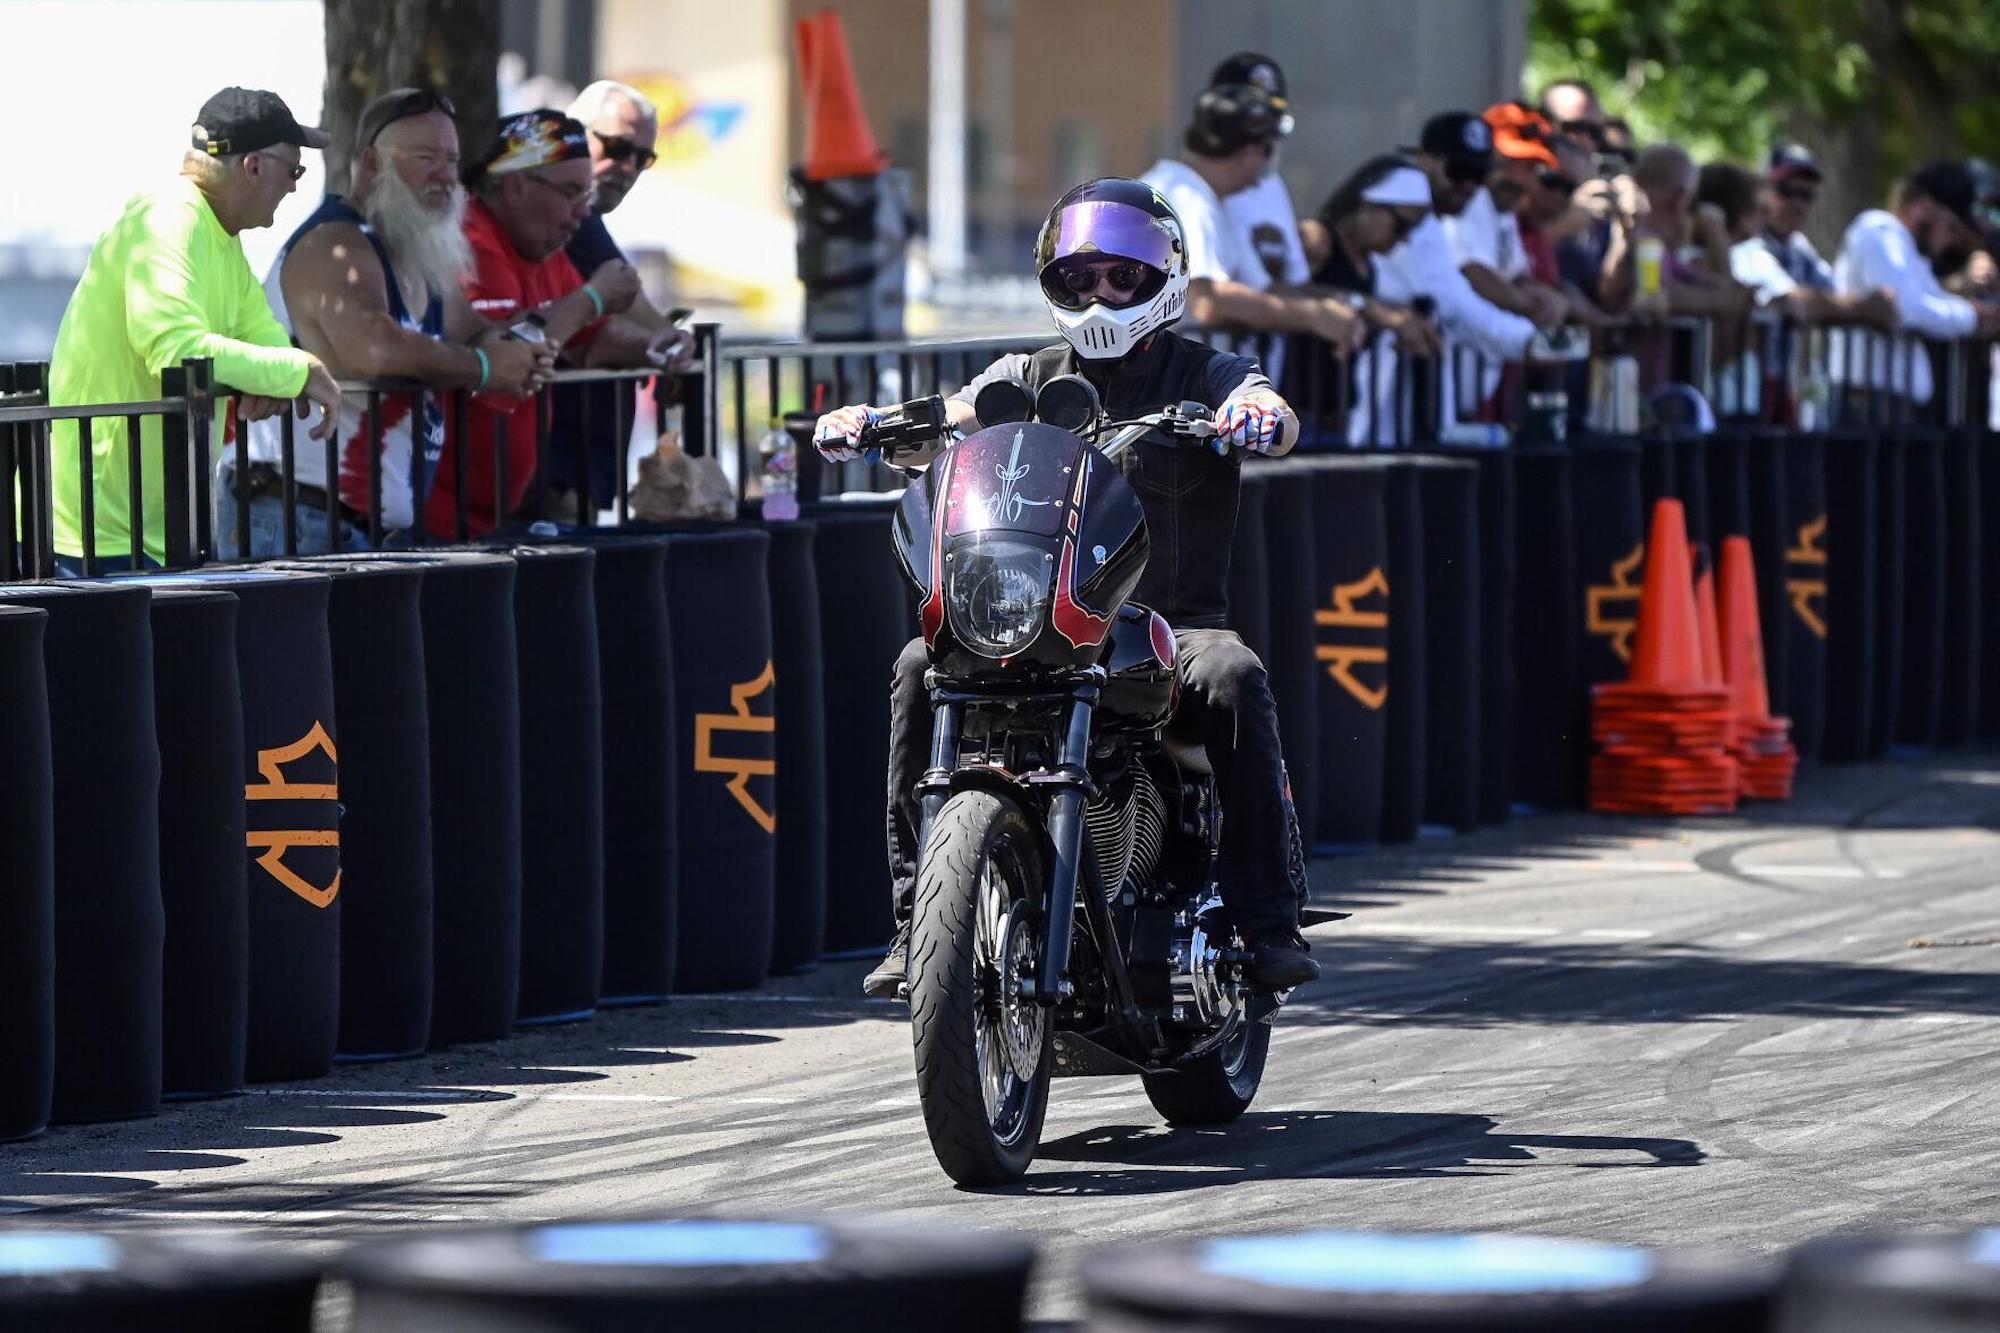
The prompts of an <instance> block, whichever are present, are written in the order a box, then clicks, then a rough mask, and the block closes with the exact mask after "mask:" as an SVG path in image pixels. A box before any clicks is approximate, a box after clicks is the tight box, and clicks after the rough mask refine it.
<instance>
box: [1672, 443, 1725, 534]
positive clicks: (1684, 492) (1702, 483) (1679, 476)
mask: <svg viewBox="0 0 2000 1333" xmlns="http://www.w3.org/2000/svg"><path fill="white" fill-rule="evenodd" d="M1713 438H1714V437H1713V436H1710V435H1679V436H1676V437H1674V495H1675V498H1677V499H1678V500H1679V501H1680V502H1681V509H1682V510H1683V511H1685V512H1686V514H1687V530H1688V543H1689V545H1690V547H1693V546H1697V545H1706V546H1707V547H1709V548H1710V549H1711V550H1714V549H1717V544H1716V538H1715V523H1714V510H1713V507H1712V506H1711V505H1710V503H1709V493H1708V454H1709V449H1710V443H1709V442H1710V441H1711V440H1712V439H1713Z"/></svg>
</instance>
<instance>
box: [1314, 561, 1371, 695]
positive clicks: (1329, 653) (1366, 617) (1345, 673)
mask: <svg viewBox="0 0 2000 1333" xmlns="http://www.w3.org/2000/svg"><path fill="white" fill-rule="evenodd" d="M1371 596H1375V597H1380V598H1381V599H1382V603H1381V605H1382V609H1381V610H1379V611H1363V610H1359V609H1357V607H1356V605H1355V604H1356V603H1357V602H1359V601H1361V599H1362V598H1364V597H1371ZM1313 624H1315V625H1317V626H1320V627H1322V628H1326V629H1379V630H1387V629H1388V628H1389V579H1388V576H1387V575H1385V574H1384V573H1383V572H1382V567H1381V566H1380V565H1377V566H1376V567H1375V568H1374V569H1371V570H1369V571H1368V574H1367V576H1366V577H1365V578H1360V579H1356V580H1355V581H1354V582H1352V583H1336V584H1334V585H1333V607H1332V609H1331V610H1326V611H1314V612H1313ZM1313 656H1315V657H1317V658H1318V659H1319V660H1320V661H1322V662H1325V663H1326V664H1327V667H1326V674H1327V675H1329V676H1331V677H1333V679H1334V680H1336V681H1338V682H1339V683H1340V687H1341V688H1342V689H1344V690H1346V691H1347V692H1348V693H1349V694H1350V695H1352V696H1353V697H1354V699H1355V701H1356V702H1357V703H1359V704H1360V705H1361V706H1362V707H1363V708H1366V709H1368V710H1369V711H1370V712H1374V711H1376V710H1378V709H1380V708H1381V707H1382V705H1383V704H1385V703H1387V702H1389V670H1388V667H1389V646H1388V644H1386V643H1384V644H1382V645H1381V646H1380V647H1377V646H1375V645H1373V644H1354V643H1347V644H1332V643H1322V644H1319V645H1317V646H1316V647H1315V648H1314V649H1313ZM1357 666H1380V667H1381V668H1382V683H1381V685H1380V686H1373V685H1369V684H1367V683H1365V682H1364V681H1362V679H1361V678H1360V677H1359V676H1357V675H1355V674H1354V668H1356V667H1357Z"/></svg>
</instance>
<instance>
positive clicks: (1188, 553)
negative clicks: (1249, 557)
mask: <svg viewBox="0 0 2000 1333" xmlns="http://www.w3.org/2000/svg"><path fill="white" fill-rule="evenodd" d="M1078 373H1080V374H1082V375H1083V377H1084V378H1085V379H1087V380H1089V381H1090V382H1091V384H1092V385H1094V386H1095V387H1096V389H1097V393H1098V397H1099V398H1100V399H1101V400H1102V402H1103V406H1104V410H1105V412H1106V413H1107V414H1109V416H1110V419H1111V420H1113V421H1119V420H1124V419H1126V418H1128V417H1137V416H1144V415H1146V414H1147V413H1150V412H1157V411H1159V410H1160V409H1161V408H1163V407H1167V406H1169V405H1171V404H1175V403H1180V402H1188V401H1192V402H1197V403H1202V404H1204V405H1206V406H1207V407H1209V408H1211V409H1219V408H1220V407H1221V406H1222V404H1223V402H1224V401H1225V400H1227V399H1228V398H1229V397H1230V396H1231V395H1232V394H1235V393H1237V392H1238V391H1239V390H1246V389H1269V388H1270V387H1271V386H1270V381H1269V380H1267V379H1266V378H1265V377H1264V373H1263V371H1261V370H1260V369H1258V366H1257V362H1256V360H1255V359H1254V358H1252V357H1247V356H1235V355H1232V354H1231V353H1228V352H1218V351H1217V350H1215V349H1214V348H1213V347H1210V346H1208V345H1207V344H1206V343H1198V342H1195V341H1193V340H1192V339H1189V338H1183V337H1180V336H1179V335H1178V334H1174V333H1165V332H1163V333H1156V334H1154V335H1153V336H1152V337H1150V338H1148V339H1147V340H1146V341H1145V342H1144V343H1142V344H1140V346H1139V347H1138V348H1137V349H1136V350H1135V351H1133V352H1132V353H1131V354H1130V355H1128V356H1124V357H1121V358H1119V359H1118V360H1116V361H1092V360H1086V359H1084V358H1080V357H1078V356H1077V355H1076V353H1075V351H1074V350H1073V349H1072V348H1071V347H1070V346H1069V344H1068V343H1059V344H1057V345H1056V346H1054V347H1045V348H1043V349H1042V350H1041V351H1039V352H1036V353H1035V354H1034V355H1032V356H1029V355H1026V354H1024V353H1019V352H1016V353H1013V354H1011V355H1008V356H1003V357H1001V358H1000V359H999V360H998V361H995V362H994V363H993V364H992V365H991V366H988V367H987V368H986V369H985V370H984V371H982V372H981V373H980V375H979V376H978V378H976V379H974V380H973V381H972V383H970V384H968V385H966V386H965V388H963V389H961V390H960V391H959V392H958V393H957V394H956V395H955V399H956V400H957V401H960V402H964V403H966V404H968V405H969V404H971V402H972V400H973V396H974V395H975V394H977V393H978V392H979V390H980V388H981V387H982V386H984V385H985V384H986V383H987V382H988V381H989V380H992V379H996V378H999V377H1002V376H1009V375H1011V376H1015V377H1017V378H1020V379H1025V380H1026V381H1027V382H1028V384H1029V385H1030V386H1031V387H1033V388H1037V389H1039V388H1040V387H1041V386H1042V385H1044V384H1046V383H1047V382H1048V381H1050V380H1052V379H1054V378H1055V377H1056V376H1058V375H1071V374H1078ZM1120 465H1121V466H1122V468H1123V469H1124V472H1125V476H1126V479H1127V480H1128V481H1130V482H1131V483H1132V488H1133V489H1134V490H1136V491H1137V492H1138V493H1139V499H1140V501H1141V503H1142V504H1144V506H1145V509H1146V527H1147V530H1148V531H1149V532H1150V534H1151V536H1152V542H1153V547H1152V554H1151V556H1150V558H1148V560H1147V561H1146V573H1145V575H1144V577H1142V578H1141V579H1140V580H1139V587H1138V589H1137V591H1136V592H1134V593H1133V600H1135V601H1139V602H1143V603H1145V604H1146V605H1147V606H1150V607H1152V608H1153V609H1154V610H1155V611H1158V612H1159V613H1160V614H1161V615H1163V616H1165V617H1166V618H1167V620H1168V622H1169V623H1171V624H1173V625H1175V626H1177V627H1186V628H1194V629H1220V628H1223V627H1225V626H1226V625H1227V624H1228V622H1229V600H1228V593H1227V589H1228V585H1229V551H1230V542H1231V538H1232V536H1233V535H1234V533H1235V531H1236V493H1237V483H1238V475H1237V473H1238V466H1239V465H1238V462H1237V459H1236V457H1235V456H1234V454H1233V453H1232V454H1230V455H1228V456H1218V455H1217V454H1216V453H1215V452H1214V450H1212V449H1207V448H1176V449H1155V448H1149V447H1143V446H1142V447H1140V448H1135V449H1127V450H1125V451H1124V453H1123V456H1122V459H1121V464H1120Z"/></svg>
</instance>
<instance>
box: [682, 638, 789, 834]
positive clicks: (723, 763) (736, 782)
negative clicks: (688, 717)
mask: <svg viewBox="0 0 2000 1333" xmlns="http://www.w3.org/2000/svg"><path fill="white" fill-rule="evenodd" d="M777 679H778V673H777V670H776V668H775V666H774V665H773V664H772V663H770V662H766V663H765V664H764V672H763V674H762V675H760V676H758V677H757V679H755V680H752V681H746V682H745V683H744V684H741V685H732V686H730V688H729V705H730V711H729V712H727V713H696V714H695V715H694V771H695V772H697V773H728V774H730V775H731V777H730V779H729V794H730V795H731V796H734V797H735V798H736V803H737V804H738V805H740V806H742V807H743V809H744V810H745V811H747V812H748V813H749V815H750V818H752V819H754V820H756V821H757V826H758V827H759V828H761V829H763V830H764V832H766V833H776V832H777V831H778V816H777V814H776V813H775V812H773V811H770V810H766V809H765V808H764V807H763V805H762V804H760V803H759V802H758V800H757V798H756V797H755V796H753V795H751V793H750V779H752V778H768V777H773V776H775V775H776V774H777V771H778V761H777V760H776V759H775V758H771V759H731V758H729V757H727V756H718V755H717V754H716V753H715V733H717V732H718V731H740V732H752V733H761V734H764V735H771V734H772V733H773V732H775V731H776V729H777V719H776V718H775V717H772V716H771V715H770V714H769V713H765V714H763V715H762V716H759V715H757V714H755V713H752V712H751V711H750V701H751V700H752V699H755V698H757V697H758V696H759V695H768V694H769V693H770V691H771V686H772V685H773V684H775V683H776V682H777Z"/></svg>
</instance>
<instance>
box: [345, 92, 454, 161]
mask: <svg viewBox="0 0 2000 1333" xmlns="http://www.w3.org/2000/svg"><path fill="white" fill-rule="evenodd" d="M429 111H442V112H444V113H445V115H447V116H450V117H451V118H452V119H453V120H457V119H458V108H457V107H455V106H453V105H452V104H451V99H450V98H449V97H446V96H445V95H444V94H443V93H437V92H432V91H431V90H430V89H428V88H391V89H390V90H389V91H388V92H386V93H383V94H382V95H381V96H380V97H378V98H376V99H375V100H374V101H372V102H370V103H369V104H368V105H367V106H365V107H363V108H361V119H360V120H359V121H357V122H356V123H355V130H354V146H355V147H356V148H366V147H367V146H368V145H369V144H372V143H374V142H375V141H376V140H377V139H379V138H381V137H382V131H383V130H386V129H388V128H389V127H390V126H391V125H394V124H395V123H396V122H397V121H399V120H408V119H409V118H410V117H411V116H421V115H423V114H424V113H426V112H429Z"/></svg>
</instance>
